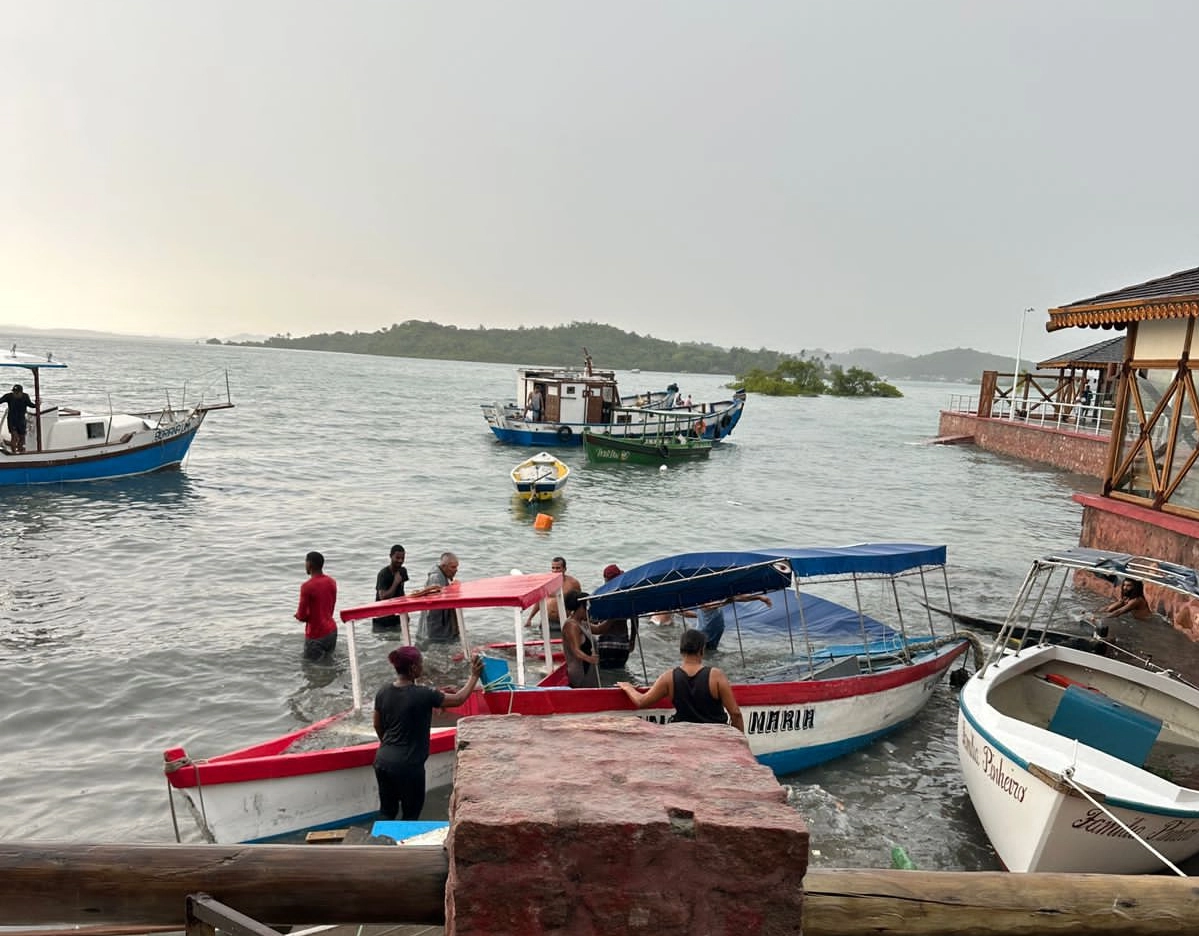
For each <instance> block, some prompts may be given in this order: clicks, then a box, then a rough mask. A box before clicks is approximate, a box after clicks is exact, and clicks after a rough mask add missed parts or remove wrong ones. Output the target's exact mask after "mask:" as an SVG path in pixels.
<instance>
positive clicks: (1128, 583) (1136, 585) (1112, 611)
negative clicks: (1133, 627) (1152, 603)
mask: <svg viewBox="0 0 1199 936" xmlns="http://www.w3.org/2000/svg"><path fill="white" fill-rule="evenodd" d="M1122 614H1128V615H1131V616H1132V618H1133V619H1134V620H1137V621H1147V620H1149V618H1150V617H1152V616H1153V612H1152V611H1150V610H1149V602H1148V601H1146V600H1145V585H1144V583H1143V582H1141V581H1140V580H1139V579H1127V578H1126V579H1124V580H1123V581H1121V582H1120V594H1119V596H1118V597H1117V598H1116V600H1115V601H1113V602H1112V603H1111V604H1109V605H1107V607H1104V608H1100V609H1099V612H1098V614H1096V615H1095V617H1096V618H1097V619H1103V618H1114V617H1119V616H1120V615H1122Z"/></svg>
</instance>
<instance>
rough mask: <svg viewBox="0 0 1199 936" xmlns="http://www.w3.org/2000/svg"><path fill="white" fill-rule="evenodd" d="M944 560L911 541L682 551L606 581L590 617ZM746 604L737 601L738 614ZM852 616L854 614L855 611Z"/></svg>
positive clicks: (936, 549)
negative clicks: (799, 547)
mask: <svg viewBox="0 0 1199 936" xmlns="http://www.w3.org/2000/svg"><path fill="white" fill-rule="evenodd" d="M944 563H945V547H944V546H925V545H919V544H912V543H864V544H861V545H857V546H840V547H829V548H822V549H793V548H776V549H761V550H756V551H753V552H711V553H682V554H680V555H677V556H668V557H667V558H665V559H657V560H655V561H653V562H647V563H646V564H645V565H641V566H638V567H637V568H635V569H630V570H629V571H627V572H625V573H624V574H623V575H620V576H617V577H616V578H614V579H612V581H610V582H606V583H604V584H603V585H602V586H600V587H599V588H598V589H596V591H595V592H594V594H593V595H592V596H591V601H590V604H589V606H588V612H589V613H590V615H591V617H592V618H594V619H596V620H604V619H607V618H617V617H631V616H633V615H645V614H652V613H653V612H655V611H670V610H680V609H683V608H693V607H695V606H696V605H700V604H703V603H704V602H708V601H716V600H717V599H720V598H731V597H733V596H734V595H740V594H746V593H750V594H762V593H766V592H775V591H778V590H779V589H782V588H787V587H789V586H790V584H791V575H792V572H794V574H795V576H796V578H798V579H800V580H802V579H804V578H816V577H824V576H849V575H855V574H856V575H863V576H874V575H896V574H899V573H901V572H906V571H908V570H910V569H917V568H921V567H925V566H940V565H944ZM801 587H802V582H801ZM792 606H793V607H794V600H792ZM747 607H748V606H747V605H744V604H741V605H738V609H737V610H738V615H739V617H740V616H741V612H742V611H743V610H745V609H746V608H747ZM759 607H761V605H759ZM750 614H752V612H750ZM853 614H854V616H855V618H856V611H855V612H853ZM784 627H785V625H784ZM776 632H777V629H776Z"/></svg>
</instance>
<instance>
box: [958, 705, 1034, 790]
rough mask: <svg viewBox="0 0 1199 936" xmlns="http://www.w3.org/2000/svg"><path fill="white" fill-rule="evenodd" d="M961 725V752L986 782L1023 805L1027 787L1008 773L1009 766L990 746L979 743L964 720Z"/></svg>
mask: <svg viewBox="0 0 1199 936" xmlns="http://www.w3.org/2000/svg"><path fill="white" fill-rule="evenodd" d="M961 725H962V736H961V745H962V750H963V751H965V752H966V756H967V757H969V758H970V760H972V761H973V762H974V763H975V764H976V765H977V766H978V769H979V770H981V771H982V772H983V774H984V775H985V776H986V778H987V779H988V780H990V781H991V782H992V783H993V784H995V785H996V786H997V787H999V789H1001V790H1003V792H1004V793H1006V794H1007V795H1008V796H1010V797H1011V798H1012V799H1014V800H1015V801H1016V802H1017V803H1023V802H1024V794H1025V793H1027V792H1028V787H1026V786H1025V785H1024V784H1023V783H1021V782H1020V781H1019V780H1017V779H1016V778H1015V777H1014V776H1012V774H1011V773H1009V771H1010V769H1011V767H1010V765H1008V764H1007V763H1006V762H1005V761H1004V759H1003V756H1002V755H1001V754H999V753H998V752H997V751H996V750H995V749H994V748H993V747H991V745H989V744H980V743H979V740H978V738H977V737H976V736H975V734H974V732H973V731H971V730H970V726H969V725H968V724H967V722H966V721H965V719H963V720H962V722H961Z"/></svg>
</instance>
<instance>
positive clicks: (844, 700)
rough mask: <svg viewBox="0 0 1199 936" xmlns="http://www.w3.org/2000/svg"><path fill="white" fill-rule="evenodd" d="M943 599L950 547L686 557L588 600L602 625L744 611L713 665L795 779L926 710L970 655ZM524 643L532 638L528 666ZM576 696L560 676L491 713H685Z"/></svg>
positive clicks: (758, 747) (775, 760) (503, 699)
mask: <svg viewBox="0 0 1199 936" xmlns="http://www.w3.org/2000/svg"><path fill="white" fill-rule="evenodd" d="M938 579H940V582H938V581H937V580H938ZM901 580H906V582H907V583H908V584H909V585H910V587H903V585H902V584H901ZM939 586H943V587H944V589H945V592H944V594H945V598H946V600H948V598H949V594H948V581H947V579H946V577H945V547H944V546H926V545H918V544H906V543H868V544H862V545H858V546H845V547H833V548H825V549H766V550H758V551H755V552H714V553H685V554H682V555H678V556H670V557H667V558H665V559H659V560H657V561H655V562H650V563H647V564H645V565H642V566H639V567H637V568H634V569H630V570H629V571H627V572H625V573H623V574H622V575H620V576H617V577H616V578H614V579H612V580H611V581H609V582H606V583H605V584H604V585H602V586H600V587H599V588H598V589H596V591H595V592H594V593H593V594H592V595H591V596H590V598H589V599H587V602H588V604H587V611H588V615H589V616H590V617H591V618H592V619H593V620H607V619H609V618H633V617H637V618H641V617H650V616H651V615H653V614H654V613H657V612H663V611H684V610H687V609H691V608H696V607H697V606H699V605H703V604H706V603H711V602H717V601H729V602H732V603H731V604H729V605H728V606H727V607H726V608H725V625H726V631H725V633H724V637H723V640H721V642H720V645H719V653H714V654H711V655H710V657H709V660H710V662H711V663H713V664H714V665H719V666H720V668H721V669H723V670H724V671H725V673H727V674H728V677H729V681H730V683H731V685H732V689H733V697H734V698H735V699H736V700H737V703H738V705H739V706H740V707H741V712H742V715H743V717H744V719H745V733H746V736H747V740H748V741H749V747H750V750H751V751H752V752H753V753H754V755H755V756H756V757H757V759H758V760H759V761H760V762H761V763H763V764H766V765H767V766H769V767H770V768H771V769H772V770H773V771H774V772H775V773H776V774H780V775H782V774H791V773H795V772H796V771H800V770H804V769H806V768H809V767H813V766H815V765H817V764H822V763H824V762H826V761H829V760H832V759H834V758H836V757H841V756H843V755H845V754H848V753H850V752H852V751H856V750H858V749H860V748H863V747H865V746H867V745H869V744H871V743H872V742H874V741H875V740H877V739H879V738H881V737H883V736H884V735H886V734H888V733H890V732H892V731H895V730H896V729H898V728H899V727H901V726H902V725H904V724H906V723H907V722H908V721H909V720H911V719H912V718H914V717H915V716H916V715H917V714H918V713H919V712H920V710H921V709H922V708H924V706H925V704H926V703H927V702H928V701H929V699H930V698H932V690H933V689H934V687H935V686H936V685H937V683H938V682H939V681H940V679H941V678H942V677H943V676H944V675H945V673H946V671H947V670H948V669H949V668H950V666H951V665H952V663H953V662H954V660H957V659H959V658H960V657H961V656H962V655H963V654H964V653H965V652H966V651H967V649H968V648H969V646H970V642H969V640H968V639H967V638H966V637H965V636H963V635H961V634H958V633H957V632H956V630H955V629H954V628H953V627H952V625H950V626H948V627H945V628H944V629H943V630H941V632H940V633H938V628H937V626H936V625H935V623H934V621H933V619H932V615H931V612H930V611H929V610H928V608H927V607H925V605H927V602H928V595H929V588H930V587H932V588H938V587H939ZM749 596H762V597H766V598H769V599H770V604H769V606H767V605H766V602H761V601H747V600H746V598H747V597H749ZM542 619H543V620H544V619H545V613H544V610H543V613H542ZM645 626H648V625H645ZM639 629H640V630H642V632H644V629H645V627H644V626H642V627H640V628H639ZM520 641H521V634H520V629H519V627H518V629H517V646H518V649H517V658H518V666H519V660H520V658H521V654H522V653H523V650H522V649H521V648H520ZM630 665H632V663H631V661H630ZM642 675H643V678H645V679H646V681H647V682H648V681H651V680H652V676H651V675H650V674H648V673H643V674H642ZM520 682H521V679H520V677H519V676H518V679H517V683H518V684H519V683H520ZM564 684H565V672H564V669H563V668H560V669H559V670H557V671H555V672H554V673H553V674H551V675H550V676H549V677H547V678H546V679H545V680H543V681H542V682H541V683H540V684H539V685H538V686H537V687H528V688H515V689H514V690H513V691H510V692H509V691H503V690H496V691H488V692H484V693H482V694H481V701H482V702H483V703H484V705H485V708H484V709H483V711H485V712H488V713H490V714H519V715H564V714H573V715H581V714H597V713H601V712H602V713H605V714H621V713H627V714H633V715H639V716H640V717H642V718H646V719H650V720H653V721H661V720H666V719H668V718H670V716H671V715H672V714H673V711H672V709H671V706H670V704H669V702H668V700H665V699H664V700H662V701H661V702H659V703H658V704H657V707H650V708H644V709H641V710H636V709H634V708H633V706H632V705H631V703H630V702H629V700H628V699H627V698H626V697H625V696H624V693H623V692H622V691H621V690H619V689H611V688H603V687H597V688H579V689H571V690H570V691H567V692H564V691H562V689H560V688H556V687H560V686H562V685H564Z"/></svg>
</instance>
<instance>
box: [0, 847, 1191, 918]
mask: <svg viewBox="0 0 1199 936" xmlns="http://www.w3.org/2000/svg"><path fill="white" fill-rule="evenodd" d="M447 872H448V865H447V863H446V858H445V853H444V851H443V850H442V849H440V848H437V847H411V846H404V847H386V846H378V845H337V846H334V847H322V848H318V847H315V846H305V845H242V846H223V845H46V844H32V845H4V844H0V919H2V920H3V921H4V922H5V923H6V924H8V925H10V926H12V925H42V924H47V923H92V924H96V923H101V922H109V923H115V922H120V923H125V924H144V925H151V926H152V925H156V924H161V925H171V924H175V925H176V927H177V928H178V927H179V926H180V925H181V924H182V921H183V918H184V912H185V902H186V899H187V896H188V895H189V894H195V893H200V892H205V893H208V894H211V895H212V896H213V897H214V898H215V899H217V900H220V901H221V902H222V903H224V904H227V905H228V906H230V907H232V908H234V909H236V910H237V911H239V912H240V913H244V914H245V915H246V916H249V917H252V918H254V919H255V920H258V921H260V922H265V923H276V924H282V923H311V924H320V923H428V924H440V923H442V922H444V906H445V905H444V894H445V883H446V875H447ZM804 891H805V895H804V904H803V933H804V936H887V934H905V936H911V934H919V936H957V934H959V933H966V932H969V933H974V934H979V936H990V934H994V936H1046V934H1053V933H1062V934H1070V936H1107V934H1119V936H1167V934H1172V933H1178V934H1184V933H1186V934H1189V933H1193V932H1194V931H1195V922H1194V921H1195V920H1199V892H1196V890H1195V888H1194V885H1193V883H1192V882H1191V881H1190V880H1189V879H1187V878H1178V877H1166V876H1160V875H1136V876H1132V875H1110V874H1008V873H1006V872H1001V871H979V872H967V871H960V872H952V871H891V870H885V871H870V870H865V871H860V870H812V869H809V870H808V873H807V875H806V876H805V878H804ZM91 930H96V928H95V927H92V928H91ZM96 931H97V932H102V931H99V930H96Z"/></svg>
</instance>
